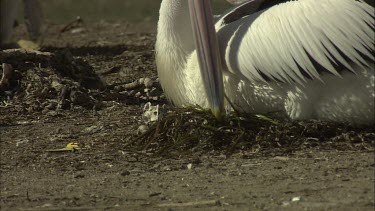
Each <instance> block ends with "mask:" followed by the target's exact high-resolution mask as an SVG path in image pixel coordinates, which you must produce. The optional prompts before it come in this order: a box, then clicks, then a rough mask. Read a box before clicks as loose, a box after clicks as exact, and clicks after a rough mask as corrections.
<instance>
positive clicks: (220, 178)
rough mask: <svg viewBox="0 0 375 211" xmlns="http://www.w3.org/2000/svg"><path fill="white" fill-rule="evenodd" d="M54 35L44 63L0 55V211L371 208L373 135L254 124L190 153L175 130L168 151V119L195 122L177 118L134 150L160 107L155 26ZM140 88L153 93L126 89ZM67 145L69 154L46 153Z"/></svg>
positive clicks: (108, 26) (326, 126)
mask: <svg viewBox="0 0 375 211" xmlns="http://www.w3.org/2000/svg"><path fill="white" fill-rule="evenodd" d="M64 26H66V25H53V24H50V25H49V27H48V30H47V31H46V35H45V36H44V39H43V43H42V44H41V46H42V49H41V51H42V52H50V53H52V54H43V55H35V54H33V53H29V54H26V53H19V54H16V53H14V54H12V55H10V56H9V55H5V54H3V55H0V62H1V63H3V62H6V63H9V64H11V65H12V66H13V69H14V73H13V76H12V77H11V78H10V83H9V85H8V86H7V88H6V89H5V88H3V90H2V91H1V92H0V101H1V102H0V147H1V148H0V149H1V160H0V165H1V166H0V170H1V178H0V182H1V183H0V186H1V187H0V188H1V189H0V191H1V194H0V206H1V210H374V208H375V201H374V200H375V196H374V169H375V161H374V143H375V129H374V128H373V127H369V126H367V127H356V126H350V125H345V124H344V125H343V124H337V125H335V124H331V123H324V122H316V121H310V122H294V123H293V122H288V121H286V120H285V122H281V123H280V124H278V125H276V126H275V125H273V124H272V123H269V122H268V123H266V122H265V123H262V124H260V125H257V126H256V127H251V125H250V126H249V127H247V128H246V127H245V129H246V131H245V132H243V133H241V134H242V135H237V136H234V138H231V137H230V136H229V135H228V137H227V136H221V135H220V136H212V135H210V136H206V135H207V134H208V133H209V132H203V133H202V135H201V136H200V135H198V136H194V140H193V139H192V140H191V143H194V145H193V146H192V145H190V144H189V143H190V140H189V136H190V135H191V134H190V133H189V131H190V130H191V131H195V129H186V128H185V129H186V131H183V133H185V134H188V135H186V137H185V136H184V135H182V136H183V138H181V140H185V139H187V140H188V141H186V142H184V143H183V144H180V145H178V143H177V142H178V140H180V139H178V137H177V136H174V135H173V134H174V132H173V131H174V130H179V129H180V128H178V127H177V126H176V125H178V121H177V119H178V117H180V116H183V115H185V116H184V118H187V119H188V121H186V122H190V119H191V120H192V121H191V122H195V120H194V121H193V119H195V118H197V117H196V116H189V115H191V114H190V113H191V112H186V111H178V110H177V111H173V112H175V113H174V115H175V116H176V118H175V119H176V122H175V123H173V124H170V125H169V126H168V128H167V129H168V130H169V131H172V132H168V133H165V134H167V135H166V136H158V137H159V138H158V140H156V138H155V137H152V138H151V141H149V142H146V144H144V142H141V141H139V139H140V138H141V137H144V136H141V135H139V133H140V130H139V129H138V128H139V126H141V125H144V124H146V123H145V122H144V118H142V113H143V112H144V111H143V106H144V104H145V103H146V102H149V101H150V102H152V104H153V105H156V104H160V105H163V104H168V102H167V100H166V99H165V97H163V94H162V93H161V91H160V87H159V86H158V84H157V79H156V77H157V73H156V67H155V63H154V50H153V45H154V42H155V27H154V26H153V25H148V24H143V25H142V26H139V25H131V24H128V23H123V22H118V23H108V22H105V21H102V22H100V23H86V22H84V23H83V24H82V23H81V24H78V25H77V26H75V27H74V28H72V29H64V30H65V31H64V30H62V29H63V28H64ZM62 31H64V32H62ZM24 37H26V32H25V28H24V26H23V25H21V26H19V27H18V28H17V31H16V35H15V40H19V39H21V38H24ZM140 78H150V79H151V80H152V81H153V82H154V83H153V84H152V89H154V90H156V91H151V92H155V93H156V94H155V93H154V94H152V93H151V92H150V93H151V94H150V93H148V92H147V91H144V89H145V88H147V87H144V85H139V86H136V87H130V88H129V87H127V86H129V84H130V83H131V82H134V81H136V80H138V79H140ZM149 88H150V87H149ZM158 91H159V92H158ZM138 92H139V93H138ZM167 107H168V109H172V108H171V105H167ZM172 110H173V109H172ZM179 112H180V113H179ZM186 115H187V116H186ZM181 118H182V117H181ZM189 118H190V119H189ZM202 118H204V117H202ZM197 119H199V118H197ZM197 121H198V120H197ZM164 123H165V125H167V123H166V122H164ZM164 123H163V124H164ZM174 126H176V128H175V129H174V128H173V127H174ZM193 126H194V125H193ZM151 127H152V126H151ZM235 127H237V126H233V129H231V131H237V130H236V128H235ZM157 128H159V127H157ZM187 128H190V126H189V127H187ZM311 128H313V129H311ZM167 129H166V130H167ZM155 130H156V129H155ZM158 130H163V128H161V129H160V128H159V129H158ZM212 130H214V131H218V129H212ZM310 130H311V131H312V132H309V131H310ZM248 131H251V132H248ZM154 132H155V131H154ZM194 133H195V132H194ZM234 133H236V132H233V134H234ZM145 134H146V135H147V134H148V133H147V132H146V133H145ZM155 134H156V132H155ZM159 134H162V133H159ZM168 134H169V135H168ZM170 134H172V135H170ZM189 134H190V135H189ZM210 134H211V133H210ZM179 136H181V134H180V135H179ZM191 136H192V135H191ZM176 137H177V138H176ZM207 137H210V138H207ZM212 137H213V138H212ZM236 137H237V139H236ZM219 139H220V142H219V144H218V143H217V142H216V141H218V140H219ZM153 140H154V142H152V141H153ZM155 140H156V141H155ZM71 142H76V143H78V146H79V147H80V149H75V150H63V151H59V150H56V149H60V148H64V147H65V146H66V145H67V144H68V143H71ZM163 143H172V144H171V145H170V146H169V148H162V147H161V145H163ZM202 143H204V144H202ZM174 144H175V145H176V146H177V145H178V146H177V147H174ZM200 144H201V145H200ZM138 145H139V146H138ZM147 145H148V147H147ZM203 145H204V146H203ZM229 148H230V149H231V150H230V151H228V149H229ZM161 149H162V150H164V152H163V153H158V152H160V150H161Z"/></svg>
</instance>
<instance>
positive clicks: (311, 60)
mask: <svg viewBox="0 0 375 211" xmlns="http://www.w3.org/2000/svg"><path fill="white" fill-rule="evenodd" d="M232 2H235V1H232ZM236 2H242V1H241V0H240V1H236ZM277 2H278V3H277ZM280 2H282V3H280ZM373 10H374V8H373V7H371V6H370V5H368V4H366V3H365V2H364V1H361V0H359V1H356V0H297V1H275V0H252V1H251V0H250V1H244V2H243V3H241V4H239V5H237V6H234V7H233V8H231V9H229V10H228V11H226V12H225V13H223V14H222V15H220V16H218V17H216V18H215V20H214V19H213V15H212V12H211V7H210V1H209V0H163V1H162V3H161V7H160V16H159V22H158V28H157V40H156V44H155V49H156V65H157V71H158V75H159V80H160V83H161V85H162V87H163V89H164V92H165V94H166V96H167V97H168V98H169V99H170V100H171V101H172V102H173V103H174V104H175V105H176V106H186V105H199V106H202V107H204V108H210V109H211V111H212V112H213V114H214V115H215V116H216V117H218V118H220V116H221V115H222V113H223V112H225V110H226V108H228V107H230V106H229V105H231V106H233V107H235V109H236V110H239V111H241V112H249V113H267V112H273V111H282V112H284V113H285V114H286V115H287V116H289V117H290V118H291V119H293V120H304V119H319V120H326V121H334V122H349V123H354V124H373V123H374V99H375V93H374V84H375V78H374V67H373V62H374V56H373V53H374V26H375V24H374V13H373ZM224 96H226V98H225V99H224ZM229 102H230V103H229Z"/></svg>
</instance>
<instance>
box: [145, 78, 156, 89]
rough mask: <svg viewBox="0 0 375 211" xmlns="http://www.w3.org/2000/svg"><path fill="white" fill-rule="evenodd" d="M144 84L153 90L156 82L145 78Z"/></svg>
mask: <svg viewBox="0 0 375 211" xmlns="http://www.w3.org/2000/svg"><path fill="white" fill-rule="evenodd" d="M143 84H144V85H145V87H146V88H151V87H152V85H153V84H154V81H153V80H152V79H151V78H145V79H144V82H143Z"/></svg>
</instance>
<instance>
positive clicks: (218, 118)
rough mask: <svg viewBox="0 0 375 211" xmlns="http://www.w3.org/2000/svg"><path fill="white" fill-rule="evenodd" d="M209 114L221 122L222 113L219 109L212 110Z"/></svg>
mask: <svg viewBox="0 0 375 211" xmlns="http://www.w3.org/2000/svg"><path fill="white" fill-rule="evenodd" d="M211 112H212V114H213V115H214V116H215V118H216V119H217V120H218V121H221V120H223V112H222V110H221V109H220V108H219V107H216V108H213V109H212V110H211Z"/></svg>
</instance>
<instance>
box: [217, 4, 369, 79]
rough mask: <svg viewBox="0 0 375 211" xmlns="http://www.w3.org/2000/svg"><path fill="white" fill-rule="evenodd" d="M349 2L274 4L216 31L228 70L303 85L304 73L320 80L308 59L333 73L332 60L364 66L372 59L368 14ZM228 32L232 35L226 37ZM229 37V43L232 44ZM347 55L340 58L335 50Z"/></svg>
mask: <svg viewBox="0 0 375 211" xmlns="http://www.w3.org/2000/svg"><path fill="white" fill-rule="evenodd" d="M369 10H370V6H368V5H367V6H366V5H365V4H363V3H361V2H357V1H354V0H300V1H291V2H287V3H283V4H280V5H277V6H274V7H272V8H270V9H268V10H264V11H260V12H259V13H257V14H253V15H250V16H248V17H244V18H242V19H240V20H238V21H236V22H234V23H231V24H229V25H224V26H222V27H221V28H220V29H218V36H219V42H220V44H221V48H222V51H223V53H224V54H225V55H223V56H224V57H223V58H226V60H225V63H226V65H227V67H228V71H230V72H232V73H235V74H242V75H243V76H245V77H246V78H248V79H249V80H255V79H257V80H262V78H261V75H260V74H259V73H258V70H259V71H260V72H262V73H263V74H265V75H266V76H268V77H271V78H275V79H277V80H279V81H282V82H288V83H292V82H297V83H299V84H303V83H304V81H305V79H304V77H303V75H302V74H301V72H300V70H299V68H298V66H300V67H301V68H302V69H303V70H304V71H305V73H307V75H309V76H310V77H313V78H315V79H320V74H319V72H318V70H317V69H316V68H315V67H314V66H313V63H312V62H311V61H310V58H309V56H310V57H311V58H313V59H314V60H315V61H316V62H317V63H318V64H320V65H321V66H322V67H324V68H325V69H326V70H328V71H329V72H330V73H332V74H334V75H340V74H339V72H338V71H337V70H336V69H335V67H334V66H333V65H332V64H335V63H336V62H335V61H338V62H340V63H341V64H342V65H344V66H345V67H346V68H347V69H349V70H351V71H354V70H353V68H352V65H351V64H350V62H353V63H354V64H356V65H358V66H359V67H361V68H365V66H368V65H369V64H368V61H366V60H365V59H364V58H363V57H362V56H361V55H360V54H359V53H358V52H361V53H362V54H364V55H365V56H367V57H368V58H371V59H372V60H373V56H372V54H371V51H374V39H373V29H374V22H373V14H371V13H368V11H369ZM228 35H229V36H233V37H231V38H228ZM233 41H234V42H233ZM338 50H340V51H341V52H342V53H344V54H345V56H346V57H347V58H348V59H349V61H346V60H345V59H344V57H343V56H342V55H340V53H339V51H338Z"/></svg>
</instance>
